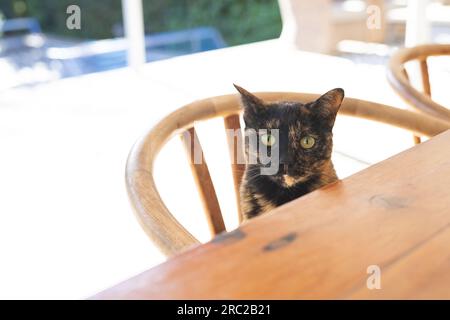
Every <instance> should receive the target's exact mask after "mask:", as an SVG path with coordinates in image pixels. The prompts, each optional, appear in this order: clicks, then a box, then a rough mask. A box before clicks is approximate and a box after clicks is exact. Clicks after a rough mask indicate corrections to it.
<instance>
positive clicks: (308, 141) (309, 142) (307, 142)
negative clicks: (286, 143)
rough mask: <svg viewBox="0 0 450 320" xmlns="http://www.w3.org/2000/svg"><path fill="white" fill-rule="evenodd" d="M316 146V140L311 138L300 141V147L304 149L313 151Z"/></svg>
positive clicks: (307, 137)
mask: <svg viewBox="0 0 450 320" xmlns="http://www.w3.org/2000/svg"><path fill="white" fill-rule="evenodd" d="M315 144H316V139H314V138H313V137H311V136H306V137H303V138H302V139H301V140H300V145H301V146H302V148H303V149H311V148H312V147H314V145H315Z"/></svg>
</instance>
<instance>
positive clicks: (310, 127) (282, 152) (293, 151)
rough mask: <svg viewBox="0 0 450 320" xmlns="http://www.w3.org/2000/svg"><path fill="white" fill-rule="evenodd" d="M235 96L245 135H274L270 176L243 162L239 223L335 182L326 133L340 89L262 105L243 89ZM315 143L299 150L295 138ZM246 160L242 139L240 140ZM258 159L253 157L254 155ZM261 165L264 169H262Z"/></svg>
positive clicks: (341, 93) (338, 102)
mask: <svg viewBox="0 0 450 320" xmlns="http://www.w3.org/2000/svg"><path fill="white" fill-rule="evenodd" d="M235 87H236V89H237V90H238V91H239V93H240V94H241V100H242V106H243V108H244V122H245V130H246V131H247V130H250V129H252V130H256V131H258V130H259V129H278V130H279V141H278V142H277V143H279V145H278V153H279V169H278V172H277V173H276V174H274V175H261V174H260V169H261V168H262V167H263V166H264V165H263V164H262V163H261V162H260V161H257V163H256V164H249V163H248V161H247V164H246V169H245V173H244V176H243V180H242V183H241V190H240V192H241V208H242V212H243V215H244V219H250V218H253V217H255V216H258V215H261V214H263V213H265V212H267V211H269V210H271V209H273V208H275V207H278V206H280V205H282V204H284V203H286V202H289V201H291V200H293V199H296V198H298V197H301V196H303V195H305V194H307V193H309V192H311V191H313V190H316V189H318V188H320V187H322V186H325V185H327V184H329V183H332V182H335V181H337V180H338V177H337V175H336V172H335V170H334V166H333V163H332V161H331V152H332V148H333V134H332V129H333V125H334V121H335V118H336V114H337V112H338V110H339V107H340V105H341V103H342V100H343V98H344V91H343V90H342V89H334V90H331V91H328V92H327V93H325V94H324V95H322V96H321V97H320V98H319V99H317V100H316V101H313V102H310V103H306V104H302V103H299V102H289V101H281V102H272V103H268V102H265V101H263V100H261V99H259V98H258V97H256V96H255V95H253V94H251V93H250V92H248V91H246V90H245V89H243V88H241V87H239V86H235ZM305 135H308V136H312V137H314V138H315V141H316V143H315V144H314V146H313V147H312V148H311V149H304V148H302V147H301V145H300V139H301V138H302V137H304V136H305ZM245 149H246V155H247V160H248V152H249V148H248V140H246V148H245ZM256 156H258V155H256ZM266 166H267V165H266Z"/></svg>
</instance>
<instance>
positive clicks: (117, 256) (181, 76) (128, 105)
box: [0, 0, 450, 299]
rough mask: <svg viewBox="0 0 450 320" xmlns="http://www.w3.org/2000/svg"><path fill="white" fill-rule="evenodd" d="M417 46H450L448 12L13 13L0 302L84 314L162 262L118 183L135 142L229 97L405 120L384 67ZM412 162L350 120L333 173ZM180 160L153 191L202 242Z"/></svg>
mask: <svg viewBox="0 0 450 320" xmlns="http://www.w3.org/2000/svg"><path fill="white" fill-rule="evenodd" d="M421 43H450V1H448V0H439V1H438V0H423V1H422V0H420V1H419V0H409V1H407V0H386V1H383V0H366V1H363V0H315V1H309V0H248V1H239V0H221V1H210V0H142V1H141V0H122V1H121V0H97V1H88V0H71V1H66V0H2V1H1V2H0V150H1V155H0V298H70V299H77V298H86V297H89V296H90V295H92V294H95V293H96V292H98V291H100V290H102V289H105V288H106V287H109V286H111V285H113V284H115V283H117V282H119V281H121V280H124V279H126V278H129V277H131V276H133V275H135V274H136V273H138V272H141V271H144V270H146V269H148V268H150V267H151V266H154V265H156V264H158V263H161V262H163V261H164V257H163V256H162V255H161V254H160V253H159V252H158V251H157V250H156V248H155V247H154V246H153V245H152V243H151V242H150V241H149V240H148V239H147V238H146V236H145V234H144V232H143V231H142V230H141V229H140V227H139V225H138V224H137V222H136V221H135V219H134V217H133V213H132V210H131V206H130V205H129V203H128V200H127V195H126V190H125V186H124V178H123V176H124V169H125V163H126V158H127V155H128V152H129V150H130V149H131V147H132V145H133V143H134V141H136V139H137V138H138V137H139V136H141V135H142V134H143V133H145V132H146V130H148V129H149V128H150V127H151V126H152V125H154V124H155V123H156V122H157V121H158V120H159V119H161V118H162V117H163V116H165V115H167V114H168V113H169V112H171V111H173V110H175V109H177V108H179V107H181V106H182V105H184V104H186V103H188V102H190V101H192V100H195V99H201V98H206V97H210V96H214V95H219V94H227V93H234V91H233V87H232V85H231V84H232V83H233V82H234V83H238V84H240V85H242V86H244V87H245V88H247V89H248V90H250V91H300V92H313V93H323V92H325V91H327V90H329V89H331V88H334V87H343V88H344V89H345V90H346V95H347V96H352V97H356V98H360V99H365V100H371V101H376V102H381V103H385V104H388V105H392V106H396V107H399V108H406V105H405V103H404V102H403V101H402V100H401V99H400V98H399V97H397V95H396V94H395V93H394V92H393V91H392V89H391V88H390V87H389V85H388V83H387V81H386V79H385V71H386V63H387V61H388V59H389V57H390V55H391V54H392V52H394V51H395V50H396V49H397V48H399V47H403V46H415V45H418V44H421ZM429 67H430V73H432V82H433V87H435V88H436V92H435V93H434V92H433V98H434V99H435V100H436V101H440V102H442V103H447V104H448V101H449V97H448V93H447V92H446V87H447V86H448V85H447V84H448V83H449V82H448V80H449V78H450V63H449V61H448V60H445V59H439V58H436V59H435V60H433V61H430V62H429ZM198 127H199V134H200V137H201V140H202V144H203V145H204V149H205V156H206V158H207V159H208V163H209V164H210V170H211V172H212V177H213V181H214V183H215V185H216V189H217V192H218V194H219V198H220V199H219V201H220V204H221V207H222V211H223V212H226V213H227V215H228V218H227V217H226V224H227V227H228V228H229V229H232V228H235V227H236V226H237V215H236V204H235V203H234V195H233V191H232V178H231V171H227V170H223V169H221V168H224V167H226V168H228V169H229V165H227V161H228V155H227V154H226V152H227V151H226V148H224V147H222V148H217V145H218V144H222V145H223V146H225V145H226V140H225V136H224V135H221V132H222V131H223V124H222V123H221V122H220V121H219V122H217V121H214V120H213V121H208V122H205V123H202V124H199V126H198ZM411 146H412V139H411V136H410V134H408V133H405V132H402V131H401V130H398V129H394V128H390V127H388V126H385V125H380V124H373V123H370V122H367V121H363V120H355V119H349V118H346V117H340V118H339V119H338V121H337V123H336V128H335V153H334V155H333V157H334V162H335V163H336V167H337V171H338V174H339V176H340V177H341V178H344V177H346V176H349V175H351V174H353V173H355V172H357V171H359V170H361V169H364V168H366V167H368V166H370V165H371V164H373V163H376V162H378V161H380V160H383V159H385V158H387V157H389V156H391V155H394V154H396V153H398V152H399V151H402V150H404V149H407V148H409V147H411ZM208 150H209V151H208ZM180 153H181V154H182V148H181V146H180V145H179V141H178V140H177V139H174V140H173V141H170V142H169V143H168V146H167V148H165V149H163V151H162V153H161V156H160V159H159V163H158V164H157V168H156V173H157V178H158V186H159V188H160V191H161V195H162V196H163V199H164V200H166V203H167V206H168V207H169V209H170V210H171V211H172V212H174V213H175V214H176V215H177V218H179V219H180V220H181V221H183V224H185V225H187V226H188V229H189V230H190V231H191V232H192V233H193V234H194V235H196V236H197V237H198V238H199V239H202V240H204V241H206V240H207V239H208V238H209V234H208V228H207V225H206V222H205V221H204V219H203V218H202V216H201V212H202V207H201V204H200V201H199V199H198V197H197V195H196V192H195V190H194V188H193V185H194V182H193V181H192V178H191V176H190V173H189V167H188V164H187V161H186V159H185V158H184V157H183V156H182V157H180V156H179V154H180ZM169 172H170V173H171V174H172V175H173V176H168V173H169ZM174 178H175V179H174ZM174 181H175V182H174ZM230 199H233V200H230Z"/></svg>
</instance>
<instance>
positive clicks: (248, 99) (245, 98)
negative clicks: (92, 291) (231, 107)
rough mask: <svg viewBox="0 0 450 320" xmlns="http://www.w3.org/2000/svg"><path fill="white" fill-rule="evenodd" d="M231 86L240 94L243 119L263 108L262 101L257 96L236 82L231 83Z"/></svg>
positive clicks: (252, 115) (250, 116) (254, 114)
mask: <svg viewBox="0 0 450 320" xmlns="http://www.w3.org/2000/svg"><path fill="white" fill-rule="evenodd" d="M233 86H234V87H235V88H236V90H237V91H238V92H239V93H240V94H241V101H242V106H243V108H244V120H245V119H250V118H252V117H254V116H256V115H257V114H258V113H259V112H261V111H262V110H263V109H264V108H265V104H264V101H262V100H261V99H259V98H258V97H257V96H255V95H254V94H251V93H250V92H248V91H247V90H245V89H244V88H242V87H240V86H238V85H236V84H233Z"/></svg>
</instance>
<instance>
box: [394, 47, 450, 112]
mask: <svg viewBox="0 0 450 320" xmlns="http://www.w3.org/2000/svg"><path fill="white" fill-rule="evenodd" d="M442 55H450V45H446V44H430V45H421V46H417V47H413V48H404V49H400V50H398V51H397V52H395V53H394V54H393V55H392V57H391V59H390V60H389V67H388V73H387V77H388V81H389V83H390V84H391V86H392V87H393V88H394V89H395V90H396V91H397V92H398V93H399V95H400V96H401V97H402V98H403V99H405V100H406V101H407V102H408V103H409V104H411V106H412V107H414V108H416V109H418V110H420V111H423V112H425V113H428V114H430V115H433V116H437V117H440V118H444V119H445V120H447V121H450V110H449V109H447V108H446V107H444V106H442V105H440V104H439V103H436V102H434V101H433V100H432V99H431V87H430V79H429V74H428V64H427V58H428V57H431V56H442ZM412 60H418V61H419V63H420V70H421V73H422V86H423V91H424V93H421V92H419V91H418V90H417V89H415V88H414V87H413V86H411V84H410V82H409V78H408V74H407V72H406V69H405V66H404V64H405V63H406V62H408V61H412Z"/></svg>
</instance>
